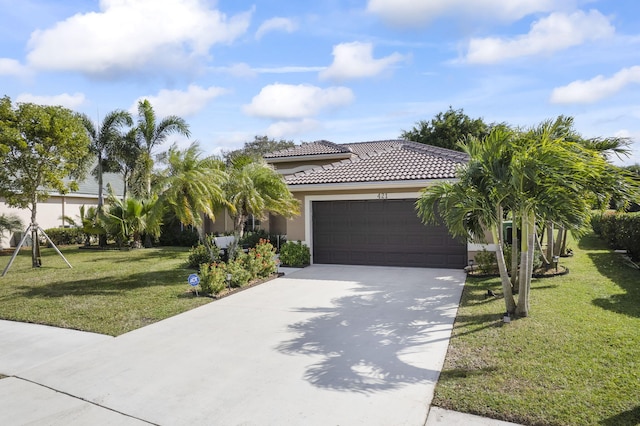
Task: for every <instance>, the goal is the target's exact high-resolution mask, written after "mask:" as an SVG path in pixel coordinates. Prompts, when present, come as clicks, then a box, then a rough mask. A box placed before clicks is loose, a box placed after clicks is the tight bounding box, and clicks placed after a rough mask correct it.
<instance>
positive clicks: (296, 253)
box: [280, 241, 311, 267]
mask: <svg viewBox="0 0 640 426" xmlns="http://www.w3.org/2000/svg"><path fill="white" fill-rule="evenodd" d="M280 262H282V265H283V266H293V267H301V266H307V265H308V264H309V263H310V262H311V252H310V251H309V247H307V246H306V245H305V244H302V242H300V241H298V242H297V243H294V242H293V241H287V242H286V243H285V244H284V245H283V246H282V247H280Z"/></svg>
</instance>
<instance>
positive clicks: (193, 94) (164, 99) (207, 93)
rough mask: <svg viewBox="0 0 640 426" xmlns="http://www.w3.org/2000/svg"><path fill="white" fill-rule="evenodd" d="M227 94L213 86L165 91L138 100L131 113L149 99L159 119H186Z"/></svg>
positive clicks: (193, 86) (130, 109) (194, 86)
mask: <svg viewBox="0 0 640 426" xmlns="http://www.w3.org/2000/svg"><path fill="white" fill-rule="evenodd" d="M225 93H227V90H226V89H223V88H221V87H215V86H211V87H208V88H206V89H205V88H203V87H200V86H196V85H193V84H192V85H190V86H189V87H188V88H187V90H186V91H181V90H167V89H163V90H161V91H160V92H158V94H157V95H155V96H141V97H140V98H138V99H136V101H135V102H134V103H133V105H132V106H131V107H130V108H129V111H130V112H131V113H132V114H135V113H137V112H138V101H140V100H142V99H147V100H148V101H149V103H151V106H153V110H154V111H155V113H156V116H157V117H160V118H161V117H166V116H168V115H177V116H179V117H183V118H184V117H189V116H192V115H194V114H196V113H198V112H199V111H201V110H202V109H204V107H206V106H207V104H208V103H209V101H211V100H212V99H214V98H216V97H218V96H220V95H223V94H225Z"/></svg>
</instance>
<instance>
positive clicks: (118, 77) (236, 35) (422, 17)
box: [0, 0, 640, 164]
mask: <svg viewBox="0 0 640 426" xmlns="http://www.w3.org/2000/svg"><path fill="white" fill-rule="evenodd" d="M0 7H1V8H2V10H3V13H2V14H1V15H0V82H1V84H2V88H3V90H2V93H0V95H7V96H10V97H11V98H12V100H14V101H16V102H35V103H41V104H60V105H64V106H66V107H69V108H71V109H74V110H76V111H79V112H83V113H86V114H88V115H89V116H90V117H94V118H95V119H96V120H99V119H100V117H103V116H104V115H105V114H106V113H108V112H110V111H112V110H115V109H125V110H131V111H132V112H135V105H136V103H137V101H138V100H139V99H143V98H147V99H149V100H150V101H151V103H152V105H153V106H154V107H155V109H156V112H157V114H158V116H159V117H162V116H165V115H170V114H175V115H179V116H182V117H184V118H185V119H186V120H187V122H188V123H189V124H190V125H191V130H192V132H191V133H192V138H191V141H193V140H197V141H198V142H199V143H200V145H201V147H202V149H203V150H204V152H205V153H207V154H219V153H221V152H222V151H228V150H232V149H236V148H239V147H241V146H242V145H243V143H244V142H246V141H250V140H253V137H254V136H256V135H267V136H269V137H272V138H276V139H281V138H283V139H288V140H293V141H295V142H301V141H314V140H320V139H325V140H329V141H332V142H336V143H349V142H354V141H364V140H384V139H395V138H397V137H398V136H399V135H400V134H401V132H402V130H409V129H410V128H411V127H412V126H413V125H414V124H415V123H416V122H417V121H419V120H428V119H430V118H432V117H433V116H434V115H435V114H437V113H438V112H442V111H445V110H446V109H448V108H449V106H451V107H453V108H454V109H458V108H463V109H464V111H465V113H466V114H468V115H469V116H471V117H473V118H476V117H482V118H483V119H484V120H485V121H486V122H489V123H494V122H495V123H500V122H505V123H508V124H511V125H514V126H519V127H523V128H526V127H530V126H534V125H536V124H538V123H540V122H541V121H543V120H546V119H552V118H555V117H556V116H558V115H560V114H564V115H569V116H573V117H574V118H575V124H576V129H577V130H578V131H579V132H580V133H581V134H582V135H583V136H585V137H609V136H622V137H629V138H631V139H632V140H633V141H634V142H633V145H632V148H633V156H632V157H631V158H627V159H624V160H614V161H615V162H616V163H618V164H634V163H640V101H638V99H640V96H639V95H640V84H639V83H640V54H639V53H638V52H640V13H639V12H640V3H638V2H632V1H616V0H510V1H509V2H504V1H503V0H368V1H367V0H359V1H356V0H346V1H335V0H330V1H322V2H285V1H276V0H265V1H260V2H248V1H244V0H237V1H230V0H227V1H222V0H221V1H213V0H101V1H95V0H62V1H56V2H52V1H47V0H21V1H20V2H16V1H13V0H0ZM191 141H187V140H184V139H181V138H178V137H176V138H173V139H170V140H169V142H167V143H166V146H164V145H163V146H161V147H160V149H168V147H169V145H170V143H171V142H176V143H177V144H178V145H180V146H187V145H188V144H189V143H190V142H191Z"/></svg>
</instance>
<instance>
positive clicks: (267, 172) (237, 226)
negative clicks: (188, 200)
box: [224, 156, 300, 238]
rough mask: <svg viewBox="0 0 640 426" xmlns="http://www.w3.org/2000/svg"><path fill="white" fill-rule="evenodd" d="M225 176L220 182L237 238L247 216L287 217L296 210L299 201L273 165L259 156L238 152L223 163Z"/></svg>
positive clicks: (261, 217)
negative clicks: (254, 156) (239, 154)
mask: <svg viewBox="0 0 640 426" xmlns="http://www.w3.org/2000/svg"><path fill="white" fill-rule="evenodd" d="M227 174H228V176H229V177H228V180H227V182H226V184H225V185H224V190H225V196H226V199H227V202H228V204H229V205H230V208H229V215H230V216H231V218H232V220H233V224H234V231H235V233H236V235H238V237H239V238H242V236H243V234H244V223H245V222H246V221H247V219H248V218H249V217H250V216H254V217H257V218H260V219H263V218H265V217H266V215H267V214H268V213H274V214H277V215H280V216H284V217H287V218H291V217H293V216H295V215H297V214H300V205H299V202H298V200H296V199H295V198H294V197H293V195H292V194H291V191H289V188H288V187H287V184H286V182H285V181H284V179H283V178H282V176H281V175H280V174H278V173H277V172H276V171H275V170H274V169H273V167H271V166H270V165H268V164H267V163H266V162H265V161H264V160H262V159H254V158H251V157H248V156H238V157H235V158H233V159H231V160H230V163H229V164H228V166H227Z"/></svg>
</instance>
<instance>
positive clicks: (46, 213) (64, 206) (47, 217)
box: [0, 173, 124, 247]
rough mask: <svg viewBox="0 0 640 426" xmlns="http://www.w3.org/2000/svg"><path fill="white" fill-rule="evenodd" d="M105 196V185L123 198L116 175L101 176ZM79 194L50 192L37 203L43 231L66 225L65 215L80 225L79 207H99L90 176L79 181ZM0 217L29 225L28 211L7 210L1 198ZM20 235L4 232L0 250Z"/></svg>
mask: <svg viewBox="0 0 640 426" xmlns="http://www.w3.org/2000/svg"><path fill="white" fill-rule="evenodd" d="M103 184H104V195H103V196H104V197H105V198H106V197H107V184H111V187H112V188H113V190H114V191H115V193H116V195H117V196H120V197H122V194H123V192H124V191H123V190H124V183H123V180H122V176H121V175H119V174H112V173H105V174H104V175H103ZM78 186H79V188H78V191H75V192H69V193H67V194H65V195H61V194H59V193H58V192H51V196H50V197H49V198H48V199H47V200H45V201H40V202H38V212H37V218H36V219H37V221H38V225H40V227H41V228H42V229H45V230H46V229H48V228H58V227H63V226H65V225H68V223H64V222H63V220H62V218H63V216H68V217H71V218H73V219H75V220H76V221H78V222H79V215H80V207H82V206H83V205H86V206H87V208H88V207H91V206H97V205H98V182H97V181H96V179H95V178H94V177H93V176H87V178H86V179H85V180H84V181H82V182H79V184H78ZM0 214H15V215H17V216H18V217H19V218H20V219H22V223H23V224H24V226H25V228H26V227H27V226H29V223H30V222H31V211H30V210H28V209H17V208H11V207H9V206H8V205H7V204H6V203H5V201H4V199H3V198H0ZM21 235H22V233H15V234H12V235H8V234H7V233H5V234H4V235H3V236H2V237H1V238H0V247H15V246H16V245H17V244H18V243H19V242H20V238H21Z"/></svg>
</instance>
